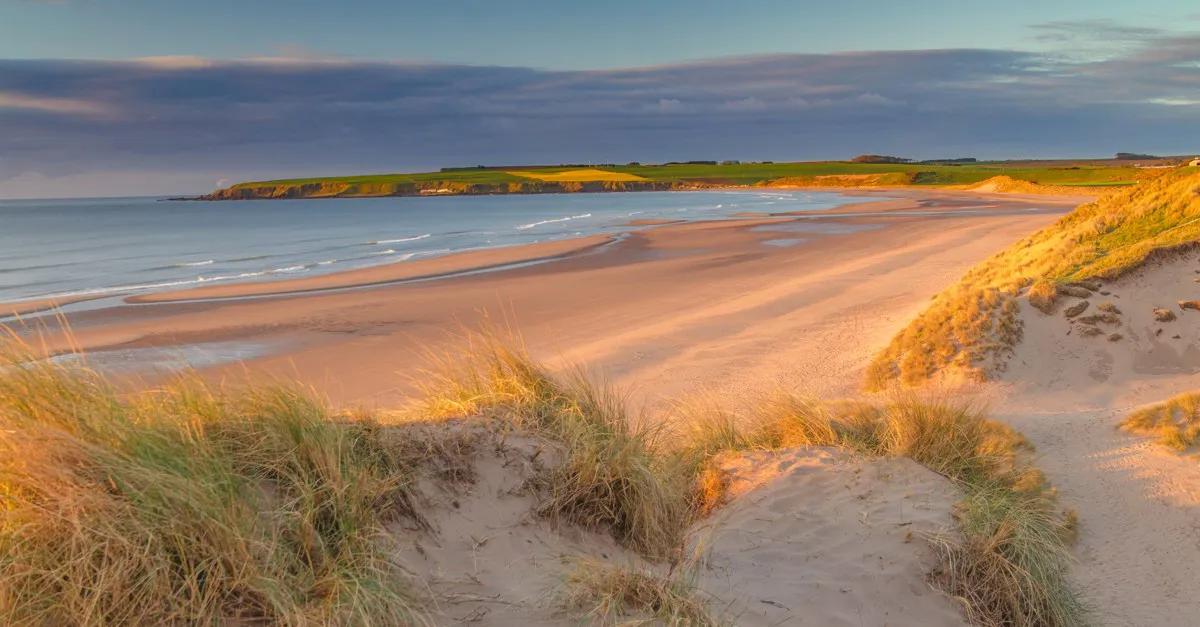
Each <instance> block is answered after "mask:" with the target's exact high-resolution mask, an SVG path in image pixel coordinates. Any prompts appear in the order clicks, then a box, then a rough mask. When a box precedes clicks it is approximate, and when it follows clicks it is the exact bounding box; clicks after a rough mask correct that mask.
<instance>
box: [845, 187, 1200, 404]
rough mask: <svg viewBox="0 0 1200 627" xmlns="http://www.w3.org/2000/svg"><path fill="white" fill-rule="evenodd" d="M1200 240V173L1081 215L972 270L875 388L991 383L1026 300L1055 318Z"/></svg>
mask: <svg viewBox="0 0 1200 627" xmlns="http://www.w3.org/2000/svg"><path fill="white" fill-rule="evenodd" d="M1198 241H1200V170H1197V169H1196V168H1179V169H1178V170H1175V171H1173V172H1170V173H1167V174H1164V175H1162V176H1160V177H1158V178H1155V179H1152V180H1148V181H1145V182H1142V183H1141V184H1139V185H1137V186H1136V187H1133V188H1131V189H1130V190H1128V191H1126V192H1124V193H1120V194H1113V195H1109V196H1105V197H1103V198H1100V199H1099V200H1096V201H1095V202H1091V203H1088V204H1085V205H1082V206H1080V207H1078V208H1076V209H1075V210H1074V211H1072V212H1071V213H1069V214H1067V215H1066V216H1063V217H1062V218H1061V219H1059V220H1058V221H1057V222H1056V223H1055V224H1053V225H1051V226H1049V227H1047V228H1045V229H1042V230H1041V231H1038V232H1037V233H1034V234H1033V235H1030V236H1029V237H1026V238H1025V239H1022V240H1021V241H1019V242H1017V243H1015V244H1013V245H1012V246H1009V247H1008V248H1007V249H1005V250H1004V251H1002V252H1000V253H999V254H997V255H995V256H993V257H992V258H990V259H988V260H987V261H984V262H983V263H980V264H979V265H977V266H975V267H974V268H972V269H971V270H970V271H969V272H967V274H966V275H965V276H964V277H963V278H962V279H961V280H960V281H959V282H958V283H957V284H955V285H953V286H951V287H950V288H948V289H946V290H945V291H943V292H942V293H940V294H938V295H937V296H936V297H935V298H934V300H933V302H932V303H931V304H930V306H929V307H928V308H927V309H926V310H925V311H923V312H922V313H921V314H920V315H918V316H917V317H916V318H915V319H914V320H913V321H912V322H911V323H909V325H908V326H907V327H906V328H905V329H904V330H902V331H901V332H900V333H899V334H898V335H896V337H895V338H893V339H892V341H891V343H890V344H889V345H888V346H887V348H885V349H884V350H883V352H881V353H880V354H879V355H878V356H877V357H876V358H875V360H874V362H873V363H872V364H871V367H870V368H869V369H868V376H867V379H868V380H867V384H868V387H870V388H872V389H882V388H885V387H887V386H888V385H890V384H892V383H894V382H900V383H904V384H908V385H916V384H920V383H923V382H926V381H928V380H930V379H932V378H934V377H936V376H938V375H939V374H940V373H943V372H948V373H954V374H959V375H965V376H966V377H969V378H972V379H986V378H988V377H991V376H994V375H995V374H997V373H998V372H1000V371H1002V370H1003V369H1004V365H1005V362H1006V360H1007V358H1008V356H1009V355H1011V352H1012V348H1013V346H1015V345H1016V343H1017V342H1019V341H1020V339H1021V335H1022V331H1021V325H1022V322H1021V320H1020V316H1019V307H1018V302H1017V299H1018V297H1019V296H1020V295H1021V294H1022V293H1023V292H1024V291H1025V290H1026V289H1028V293H1027V296H1028V297H1029V299H1030V302H1031V304H1033V305H1034V306H1036V307H1038V308H1039V309H1042V310H1043V311H1051V310H1052V309H1053V307H1054V301H1055V298H1056V297H1057V295H1058V294H1059V292H1060V291H1061V289H1062V288H1063V286H1065V285H1066V284H1069V283H1072V282H1078V281H1086V280H1091V279H1113V278H1116V277H1119V276H1121V275H1122V274H1124V273H1126V272H1129V271H1130V270H1132V269H1134V268H1136V267H1138V266H1139V265H1141V264H1142V263H1144V262H1145V261H1146V260H1147V259H1148V258H1150V257H1151V256H1152V255H1155V254H1160V253H1163V252H1167V251H1171V250H1177V249H1180V248H1182V247H1186V246H1192V245H1194V244H1195V243H1196V242H1198Z"/></svg>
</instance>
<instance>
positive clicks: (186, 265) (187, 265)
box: [174, 259, 216, 268]
mask: <svg viewBox="0 0 1200 627" xmlns="http://www.w3.org/2000/svg"><path fill="white" fill-rule="evenodd" d="M214 263H216V260H214V259H205V260H204V261H185V262H183V263H177V264H175V266H174V267H176V268H197V267H199V266H211V265H213V264H214Z"/></svg>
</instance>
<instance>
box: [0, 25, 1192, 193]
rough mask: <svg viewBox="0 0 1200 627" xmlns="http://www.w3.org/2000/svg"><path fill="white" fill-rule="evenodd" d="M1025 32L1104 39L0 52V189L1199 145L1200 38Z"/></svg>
mask: <svg viewBox="0 0 1200 627" xmlns="http://www.w3.org/2000/svg"><path fill="white" fill-rule="evenodd" d="M1039 32H1042V33H1050V32H1057V33H1060V34H1061V33H1067V34H1070V36H1071V37H1074V38H1075V40H1079V38H1083V37H1091V38H1093V39H1095V38H1101V39H1103V38H1105V37H1108V38H1111V39H1114V40H1115V39H1120V41H1121V45H1120V46H1116V47H1111V48H1109V49H1108V50H1106V52H1105V54H1103V55H1082V56H1081V55H1077V54H1074V53H1073V48H1072V46H1069V45H1068V46H1064V47H1063V48H1062V49H1061V50H1059V51H1058V52H1054V53H1046V52H1029V51H1018V50H917V51H876V52H856V53H840V54H779V55H760V56H749V57H728V58H721V59H711V60H700V61H694V62H690V63H682V64H673V65H661V66H651V67H642V68H620V69H612V70H600V71H548V70H539V69H532V68H521V67H496V66H469V65H446V64H426V63H401V62H364V61H355V60H348V59H337V58H316V57H304V58H289V57H280V58H270V59H247V60H235V61H222V60H212V59H203V58H196V57H155V58H149V59H137V60H132V61H121V62H116V61H66V60H61V61H58V60H0V155H2V156H0V195H14V194H16V193H18V192H22V193H24V194H29V193H32V192H36V190H35V189H34V182H36V181H43V180H60V181H66V180H70V181H95V180H100V179H102V178H103V177H98V176H94V173H96V172H100V171H105V172H110V173H112V176H111V177H110V179H111V180H113V181H122V182H123V183H122V184H123V185H133V183H130V182H135V181H137V180H138V178H139V175H140V178H141V179H143V180H144V179H146V178H147V176H150V175H161V177H162V180H169V181H172V184H175V185H180V186H182V187H187V189H179V190H178V191H179V192H181V193H182V192H191V191H204V190H207V189H208V188H209V187H210V186H211V185H212V181H214V180H218V179H230V180H239V179H254V178H263V177H277V176H288V175H296V176H299V175H309V174H324V173H339V172H359V171H374V172H378V171H395V170H404V169H418V168H436V167H440V166H449V165H461V164H475V163H488V164H504V163H532V162H572V163H578V162H606V161H629V160H639V161H656V160H679V159H726V158H728V159H743V160H747V159H773V160H783V159H808V158H837V157H847V156H851V155H854V154H857V153H861V152H881V153H892V154H901V155H904V156H910V157H916V158H921V157H930V158H932V157H944V156H977V157H1017V156H1075V155H1104V154H1110V153H1112V152H1115V151H1117V150H1125V151H1134V152H1146V151H1161V152H1168V153H1171V152H1178V153H1182V152H1188V151H1193V150H1195V149H1196V147H1195V144H1194V143H1193V142H1194V141H1195V138H1194V137H1193V135H1194V134H1192V133H1190V132H1188V131H1190V129H1195V128H1200V107H1198V106H1197V104H1196V103H1197V101H1200V35H1196V34H1194V33H1168V32H1163V31H1155V30H1152V29H1138V28H1127V27H1122V26H1120V25H1117V24H1111V23H1106V22H1088V23H1071V24H1067V23H1057V24H1053V25H1044V26H1043V27H1041V29H1040V30H1039ZM33 175H37V176H33ZM39 177H42V178H39ZM45 177H49V178H48V179H47V178H45ZM64 177H66V178H64ZM18 180H20V181H23V183H22V187H20V188H19V190H18V189H16V188H15V185H16V183H15V182H14V181H18ZM187 181H192V182H191V183H186V184H185V182H187ZM14 190H16V191H14ZM58 191H59V192H61V190H58ZM106 191H115V192H118V193H136V192H138V191H139V189H138V188H137V187H131V188H121V189H120V190H106Z"/></svg>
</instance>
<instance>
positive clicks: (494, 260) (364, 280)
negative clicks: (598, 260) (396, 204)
mask: <svg viewBox="0 0 1200 627" xmlns="http://www.w3.org/2000/svg"><path fill="white" fill-rule="evenodd" d="M616 239H617V237H616V236H613V235H603V234H598V235H585V236H582V237H573V238H568V239H561V240H554V241H549V242H538V243H536V244H521V245H516V246H499V247H496V248H485V249H480V250H469V251H460V252H456V253H450V254H448V255H442V256H440V257H434V258H431V259H420V260H417V261H397V262H392V263H385V264H380V265H376V266H368V267H365V268H355V269H352V270H342V271H339V272H330V273H328V274H321V275H317V276H309V277H294V278H284V279H275V280H268V281H253V282H246V283H229V284H225V285H206V286H201V287H192V288H188V289H182V290H165V291H161V292H149V293H145V294H135V295H132V296H126V297H125V298H124V299H122V300H124V302H127V303H131V304H151V303H172V302H185V301H193V300H218V299H229V298H245V297H260V296H284V295H290V294H305V293H312V292H323V291H328V290H339V289H347V288H356V287H371V286H376V285H387V284H390V283H400V282H404V281H418V280H427V279H437V278H441V277H449V276H454V275H459V274H463V273H468V272H483V271H487V270H493V269H497V268H504V267H508V266H516V265H522V264H532V263H539V262H545V261H551V260H554V259H558V258H561V257H565V256H569V255H575V254H579V253H583V252H586V251H589V250H592V249H595V248H598V247H601V246H605V245H608V244H611V243H612V242H614V241H616Z"/></svg>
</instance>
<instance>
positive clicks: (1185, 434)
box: [1121, 392, 1200, 451]
mask: <svg viewBox="0 0 1200 627" xmlns="http://www.w3.org/2000/svg"><path fill="white" fill-rule="evenodd" d="M1121 428H1123V429H1125V430H1126V431H1130V432H1132V433H1140V434H1143V435H1153V436H1157V438H1158V442H1159V443H1160V444H1162V445H1163V446H1166V447H1168V448H1171V449H1174V450H1176V451H1186V450H1187V449H1189V448H1191V447H1193V446H1195V445H1196V444H1200V392H1188V393H1184V394H1180V395H1178V396H1175V397H1172V398H1170V399H1167V400H1165V401H1163V402H1161V403H1156V404H1154V405H1150V406H1148V407H1143V408H1141V409H1139V410H1137V411H1135V412H1133V413H1131V414H1129V416H1127V417H1126V418H1125V420H1124V421H1122V422H1121Z"/></svg>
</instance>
